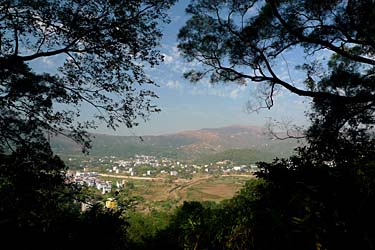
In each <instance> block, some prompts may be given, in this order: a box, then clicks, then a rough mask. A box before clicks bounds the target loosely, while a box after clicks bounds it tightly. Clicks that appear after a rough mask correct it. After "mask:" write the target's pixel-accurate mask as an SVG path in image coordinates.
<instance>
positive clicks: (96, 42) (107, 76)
mask: <svg viewBox="0 0 375 250" xmlns="http://www.w3.org/2000/svg"><path fill="white" fill-rule="evenodd" d="M173 2H174V0H157V1H151V0H136V1H125V0H116V1H107V0H100V1H81V0H68V1H55V0H53V1H45V0H37V1H29V0H17V1H16V0H5V1H1V3H0V109H1V112H0V131H1V135H0V145H1V148H2V149H4V145H5V146H7V147H8V148H9V147H10V148H14V146H15V145H22V144H24V143H27V142H29V141H32V140H35V138H39V139H37V140H40V138H43V137H45V136H44V135H45V133H46V131H49V132H52V133H61V134H65V135H67V136H69V137H71V138H72V139H74V140H75V141H76V142H79V143H81V144H83V145H84V147H88V146H89V144H88V140H87V139H88V135H87V133H85V130H86V129H88V128H95V127H96V125H95V122H94V119H93V120H91V119H83V121H82V120H77V119H76V118H78V117H79V116H80V115H81V113H82V109H84V110H87V105H88V106H90V107H91V108H92V109H95V110H96V113H95V114H94V117H95V118H97V119H99V120H103V121H105V122H106V124H107V126H108V127H110V128H113V129H115V128H116V127H117V126H118V125H119V123H125V124H126V126H127V127H132V126H134V125H137V122H138V119H147V117H148V115H149V114H150V113H151V112H157V111H159V109H158V108H157V107H156V106H155V105H153V104H152V100H153V98H156V97H157V95H156V94H155V93H154V92H153V91H152V90H150V89H149V88H148V87H147V86H151V85H156V84H155V83H154V82H153V81H152V80H151V79H149V78H148V77H147V75H146V74H145V72H144V68H145V65H149V66H151V67H153V66H155V65H157V64H158V63H159V62H161V61H162V59H163V58H162V55H161V54H160V53H159V51H158V50H157V49H156V46H157V45H158V41H159V39H160V37H161V35H162V33H161V31H160V29H159V28H158V25H159V24H160V23H161V22H166V21H168V19H167V16H166V14H165V11H166V10H167V9H168V8H169V7H171V5H172V4H173ZM43 60H55V61H56V62H55V64H56V68H55V71H56V72H42V73H40V72H37V71H36V70H35V69H33V68H32V66H31V64H30V63H34V65H35V64H36V63H41V62H43ZM59 62H60V65H59ZM39 71H40V70H39ZM89 109H90V108H89Z"/></svg>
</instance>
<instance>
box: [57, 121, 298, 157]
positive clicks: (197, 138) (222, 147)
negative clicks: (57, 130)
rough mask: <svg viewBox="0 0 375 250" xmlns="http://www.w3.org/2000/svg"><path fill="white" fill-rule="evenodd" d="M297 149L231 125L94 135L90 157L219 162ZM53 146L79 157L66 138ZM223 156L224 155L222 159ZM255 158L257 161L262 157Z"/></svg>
mask: <svg viewBox="0 0 375 250" xmlns="http://www.w3.org/2000/svg"><path fill="white" fill-rule="evenodd" d="M296 146H297V142H296V141H295V140H286V141H280V140H272V139H270V138H269V137H268V136H267V135H265V134H264V133H263V131H262V128H260V127H256V126H229V127H223V128H204V129H200V130H192V131H183V132H180V133H175V134H166V135H159V136H143V137H142V139H141V138H140V137H137V136H111V135H103V134H93V148H92V150H91V151H90V154H91V155H94V156H104V155H113V156H121V157H130V156H133V155H134V154H149V155H155V156H164V157H170V158H182V159H204V157H205V156H207V155H216V158H218V159H219V160H220V159H221V158H222V157H224V156H225V154H228V150H232V151H231V152H232V154H235V155H237V156H239V155H244V154H245V155H246V152H247V153H249V152H250V151H251V152H253V153H254V152H255V153H256V155H258V156H262V158H267V159H269V158H274V157H283V156H287V155H289V154H290V152H291V151H292V149H293V148H295V147H296ZM52 147H53V149H54V151H55V152H56V153H57V154H80V147H79V146H78V145H76V144H74V143H72V142H71V141H69V140H68V139H66V138H62V137H55V138H53V139H52ZM233 150H234V151H233ZM236 150H237V151H236ZM246 150H247V151H246ZM225 152H226V153H225ZM233 152H236V153H233ZM221 154H224V156H220V155H221ZM241 157H242V156H241ZM256 158H257V160H258V158H259V157H256Z"/></svg>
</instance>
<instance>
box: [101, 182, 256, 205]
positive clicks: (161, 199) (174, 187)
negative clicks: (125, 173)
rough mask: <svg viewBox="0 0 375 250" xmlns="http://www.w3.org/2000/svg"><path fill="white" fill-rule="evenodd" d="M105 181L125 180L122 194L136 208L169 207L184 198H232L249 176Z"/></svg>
mask: <svg viewBox="0 0 375 250" xmlns="http://www.w3.org/2000/svg"><path fill="white" fill-rule="evenodd" d="M102 178H103V179H105V180H111V181H116V180H117V181H119V180H123V179H125V182H126V184H125V188H124V191H123V192H124V193H125V194H126V196H128V197H132V198H133V199H135V200H136V208H137V210H139V211H144V212H149V211H152V210H171V209H174V208H175V207H176V206H179V205H181V204H182V203H183V202H184V201H213V202H219V201H222V200H225V199H230V198H232V197H233V196H234V195H235V194H236V192H238V191H239V190H240V189H241V188H242V187H243V186H244V185H245V183H246V181H248V180H250V179H251V178H254V177H253V176H251V175H237V176H236V175H233V176H230V175H229V176H226V175H224V176H212V175H211V176H201V177H197V178H193V179H189V180H187V179H174V180H173V179H168V178H165V179H163V178H159V179H152V178H150V179H146V178H144V179H139V178H115V177H109V176H106V177H102Z"/></svg>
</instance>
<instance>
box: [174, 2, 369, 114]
mask: <svg viewBox="0 0 375 250" xmlns="http://www.w3.org/2000/svg"><path fill="white" fill-rule="evenodd" d="M374 7H375V3H374V1H371V0H366V1H310V0H294V1H275V0H267V1H257V0H253V1H237V0H236V1H232V0H217V1H206V0H194V1H191V4H190V5H189V7H188V8H187V13H188V14H190V15H191V18H190V19H189V20H188V22H187V24H186V25H185V27H183V28H182V29H181V30H180V33H179V40H180V42H179V48H180V50H181V51H182V53H183V55H184V56H185V57H186V58H187V59H188V60H189V61H193V60H196V61H198V62H200V63H201V65H202V66H203V68H198V69H197V70H193V71H190V72H188V73H186V74H185V76H186V77H187V78H189V79H190V80H191V81H198V80H200V79H202V78H205V77H208V76H209V79H210V81H211V82H213V83H215V82H219V81H229V82H237V83H239V84H246V83H247V81H251V82H261V83H263V85H264V89H265V90H264V94H265V96H264V97H265V102H266V107H268V108H270V107H271V106H272V105H273V95H274V93H275V91H276V90H277V88H278V87H282V88H285V89H287V90H289V91H291V92H292V93H295V94H297V95H300V96H307V97H312V98H314V101H315V102H320V101H326V102H329V101H335V102H340V103H341V104H343V105H356V106H360V107H362V109H366V111H368V112H371V113H373V112H374V105H375V104H374V102H375V94H374V91H375V89H374V84H372V83H373V82H374V77H375V76H374V65H375V60H374V58H373V56H374V52H375V42H374V41H375V27H374V25H373V23H372V19H373V17H374V15H375V13H374V11H373V10H374V9H375V8H374ZM290 51H295V53H294V54H293V55H292V56H293V58H288V57H286V56H287V55H288V54H287V53H288V52H290ZM289 55H291V54H289ZM298 55H300V59H301V60H303V61H304V63H301V64H302V65H300V66H299V67H298V69H299V70H301V71H303V72H304V73H305V75H306V77H305V81H304V83H298V82H294V81H293V78H292V77H291V75H292V74H293V71H292V69H289V66H288V63H289V62H291V61H293V63H295V62H296V61H297V62H298V58H296V57H298ZM332 55H333V56H334V57H336V58H338V57H340V61H341V62H340V63H339V64H337V65H336V66H333V65H331V64H330V63H328V65H323V64H322V60H321V59H322V58H323V59H324V58H329V57H330V56H332ZM317 58H320V59H317ZM281 65H283V66H285V68H286V70H287V71H288V72H289V76H288V77H282V76H281V74H280V68H279V67H280V66H281ZM327 66H330V68H329V69H327ZM332 66H333V67H332ZM345 66H350V67H345ZM338 68H340V70H339V71H337V69H338ZM297 78H298V76H297V77H294V79H297ZM332 81H334V82H335V83H334V84H333V83H332ZM327 82H328V83H329V86H327V84H326V83H327ZM347 85H350V86H351V88H352V87H353V86H355V88H356V91H347V89H346V86H347ZM357 112H359V110H357ZM347 115H351V116H353V115H355V114H352V113H350V114H347Z"/></svg>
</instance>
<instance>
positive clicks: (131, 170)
mask: <svg viewBox="0 0 375 250" xmlns="http://www.w3.org/2000/svg"><path fill="white" fill-rule="evenodd" d="M69 162H70V163H72V164H71V167H70V169H71V170H69V172H68V176H69V178H70V179H71V180H72V181H74V182H76V183H78V184H82V185H87V186H89V187H95V188H96V189H98V190H100V191H101V192H102V194H105V193H109V192H111V191H112V189H113V188H116V189H121V188H123V187H124V185H125V178H130V179H131V178H134V179H145V180H147V179H150V180H152V179H166V178H168V179H171V180H176V179H192V178H194V177H198V176H210V175H235V174H237V175H252V174H253V173H254V172H256V171H257V170H258V167H257V166H256V165H255V164H248V165H235V164H233V162H231V161H229V160H224V161H218V162H211V163H208V164H193V163H188V162H183V161H178V160H174V159H168V158H165V157H163V158H158V157H156V156H152V155H138V154H136V155H134V156H133V157H131V158H129V159H120V158H119V157H115V156H104V157H90V158H89V159H86V160H81V163H79V162H78V159H75V158H72V157H71V158H68V163H69ZM74 163H75V164H74ZM103 176H106V177H118V178H124V179H123V180H122V181H115V182H112V181H108V180H107V181H104V180H103V179H102V178H101V177H103Z"/></svg>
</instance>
